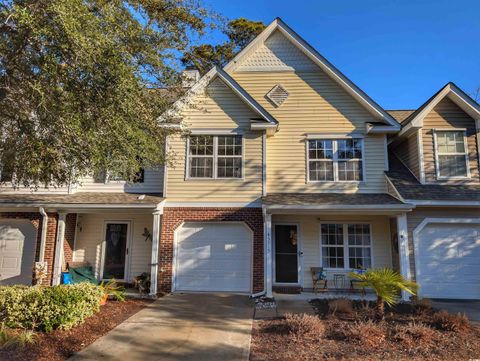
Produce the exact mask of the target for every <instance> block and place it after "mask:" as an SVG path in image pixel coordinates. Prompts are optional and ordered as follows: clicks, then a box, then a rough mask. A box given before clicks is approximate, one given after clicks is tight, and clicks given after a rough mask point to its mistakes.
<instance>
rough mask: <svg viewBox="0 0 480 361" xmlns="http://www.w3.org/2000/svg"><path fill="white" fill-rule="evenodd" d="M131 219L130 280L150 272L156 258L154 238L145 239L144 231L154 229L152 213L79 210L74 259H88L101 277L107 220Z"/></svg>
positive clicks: (83, 260) (97, 275) (76, 260)
mask: <svg viewBox="0 0 480 361" xmlns="http://www.w3.org/2000/svg"><path fill="white" fill-rule="evenodd" d="M107 221H108V222H113V223H115V221H119V222H122V221H129V222H130V228H129V237H130V245H129V249H128V257H129V258H128V259H129V263H128V266H127V268H128V269H129V272H128V273H129V274H128V275H127V281H128V282H131V281H132V280H133V277H135V276H139V275H140V274H142V273H143V272H147V273H149V274H150V263H151V258H152V241H151V240H147V241H146V240H145V236H143V232H144V230H145V229H149V230H151V229H152V225H153V217H152V216H151V215H150V214H141V213H138V212H137V213H121V214H116V215H115V214H78V221H77V222H78V224H79V227H80V228H79V229H77V235H76V240H75V250H74V253H73V260H74V262H88V263H89V264H90V266H92V269H93V272H94V274H95V276H96V277H97V278H100V277H101V276H102V275H101V274H100V273H101V264H102V243H103V241H104V240H105V234H104V233H105V222H107Z"/></svg>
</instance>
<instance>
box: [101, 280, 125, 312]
mask: <svg viewBox="0 0 480 361" xmlns="http://www.w3.org/2000/svg"><path fill="white" fill-rule="evenodd" d="M100 287H101V288H102V289H103V297H102V299H101V300H100V305H101V306H103V305H104V304H106V303H107V300H108V298H109V297H112V298H113V299H115V300H117V301H125V287H123V286H120V285H119V284H118V283H117V281H115V279H111V280H108V281H107V282H106V283H105V281H102V282H101V283H100Z"/></svg>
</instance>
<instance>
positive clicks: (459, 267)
mask: <svg viewBox="0 0 480 361" xmlns="http://www.w3.org/2000/svg"><path fill="white" fill-rule="evenodd" d="M415 241H416V242H418V244H417V248H416V250H417V252H418V254H417V255H416V256H417V262H416V264H417V281H418V283H419V284H420V293H421V296H422V297H428V298H452V299H480V225H478V224H468V223H466V224H441V223H431V224H428V225H427V226H426V227H425V228H423V229H422V230H421V232H420V233H419V236H418V238H417V239H416V240H415Z"/></svg>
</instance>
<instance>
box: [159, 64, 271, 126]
mask: <svg viewBox="0 0 480 361" xmlns="http://www.w3.org/2000/svg"><path fill="white" fill-rule="evenodd" d="M216 78H219V79H221V80H222V81H223V82H224V83H225V84H226V85H227V86H228V87H229V88H230V89H231V90H232V91H233V92H234V93H235V94H236V95H237V96H238V97H239V98H240V99H241V100H242V101H243V102H244V103H245V104H246V105H247V106H248V107H249V108H250V109H252V110H253V111H254V112H255V113H257V115H258V116H259V117H260V120H261V121H262V122H263V123H266V126H271V127H276V126H277V125H278V122H277V120H276V119H275V118H274V117H273V116H272V115H271V114H270V113H269V112H267V111H266V110H265V108H263V107H262V106H261V105H260V104H259V103H258V102H257V101H256V100H255V99H253V98H252V96H251V95H250V94H248V93H247V92H246V91H245V89H243V88H242V87H241V86H240V84H238V83H237V82H236V81H235V80H234V79H233V78H232V77H231V76H230V75H228V74H227V73H226V72H225V71H223V70H222V69H221V68H219V67H218V66H215V67H213V68H212V69H211V70H210V71H209V72H208V73H206V74H205V75H204V76H203V77H202V78H200V80H199V81H198V82H196V83H195V84H194V85H193V86H192V87H191V88H190V89H189V90H188V92H187V93H186V94H185V95H184V96H183V97H182V98H180V99H179V100H177V101H176V102H175V103H173V105H172V107H171V109H170V110H168V111H167V112H166V115H168V116H173V115H175V114H176V113H178V112H179V111H181V110H183V109H184V108H185V107H186V106H187V105H188V103H189V102H190V101H191V100H192V99H193V98H194V97H195V96H196V95H198V94H199V93H200V92H202V91H204V90H205V88H206V87H207V86H208V85H209V84H210V83H211V82H212V81H213V80H214V79H216ZM162 118H165V117H162ZM258 120H259V119H252V120H251V121H252V122H253V123H255V124H258Z"/></svg>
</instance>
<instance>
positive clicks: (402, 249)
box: [397, 213, 411, 301]
mask: <svg viewBox="0 0 480 361" xmlns="http://www.w3.org/2000/svg"><path fill="white" fill-rule="evenodd" d="M397 233H398V254H399V257H400V273H401V274H402V276H403V277H404V278H405V279H407V280H411V273H410V257H409V256H410V251H409V249H408V226H407V214H406V213H402V214H401V215H399V216H397ZM409 297H410V295H409V294H408V293H407V292H405V291H402V299H403V300H404V301H408V299H409Z"/></svg>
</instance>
